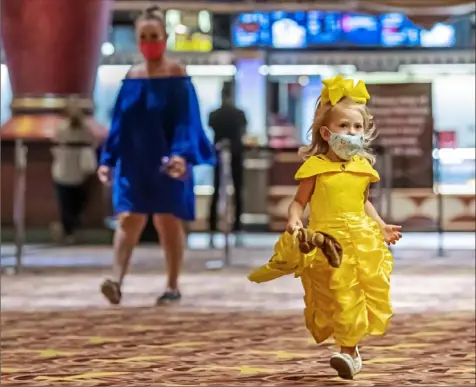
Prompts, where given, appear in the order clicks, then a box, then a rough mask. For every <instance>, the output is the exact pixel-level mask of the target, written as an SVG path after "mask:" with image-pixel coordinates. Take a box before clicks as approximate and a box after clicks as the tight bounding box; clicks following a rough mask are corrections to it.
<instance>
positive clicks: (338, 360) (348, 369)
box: [330, 348, 362, 380]
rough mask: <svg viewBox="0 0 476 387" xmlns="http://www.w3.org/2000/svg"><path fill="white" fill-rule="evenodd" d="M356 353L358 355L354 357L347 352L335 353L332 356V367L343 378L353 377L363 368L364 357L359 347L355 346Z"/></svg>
mask: <svg viewBox="0 0 476 387" xmlns="http://www.w3.org/2000/svg"><path fill="white" fill-rule="evenodd" d="M355 353H356V355H357V357H355V358H354V359H352V356H350V355H348V354H346V353H334V354H333V355H332V356H331V361H330V364H331V367H332V368H334V369H335V370H336V371H337V373H338V374H339V376H340V377H341V378H342V379H348V380H350V379H353V378H354V376H355V375H357V374H358V373H359V372H360V370H361V369H362V358H361V357H360V353H359V349H358V348H355Z"/></svg>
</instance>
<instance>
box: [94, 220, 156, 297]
mask: <svg viewBox="0 0 476 387" xmlns="http://www.w3.org/2000/svg"><path fill="white" fill-rule="evenodd" d="M146 221H147V217H146V215H143V214H134V213H123V214H120V215H119V218H118V225H117V227H116V231H115V233H114V262H113V266H112V279H111V280H106V281H105V282H104V283H103V285H102V288H101V290H102V292H103V294H104V295H105V296H106V298H107V299H108V300H109V301H110V302H111V303H112V304H119V302H120V301H121V291H120V290H121V286H122V281H123V279H124V276H125V275H126V273H127V270H128V268H129V262H130V259H131V255H132V250H133V249H134V247H135V245H136V244H137V242H138V240H139V238H140V235H141V233H142V230H143V229H144V226H145V223H146Z"/></svg>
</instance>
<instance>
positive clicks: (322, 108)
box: [298, 97, 375, 165]
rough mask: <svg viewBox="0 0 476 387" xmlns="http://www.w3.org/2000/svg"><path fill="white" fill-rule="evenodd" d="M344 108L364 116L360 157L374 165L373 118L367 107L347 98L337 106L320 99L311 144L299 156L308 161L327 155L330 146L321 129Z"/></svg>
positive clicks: (312, 127)
mask: <svg viewBox="0 0 476 387" xmlns="http://www.w3.org/2000/svg"><path fill="white" fill-rule="evenodd" d="M342 107H350V108H353V109H356V110H358V111H359V112H360V114H362V117H363V119H364V147H363V149H362V150H361V151H360V152H359V153H358V155H359V156H362V157H364V158H365V159H367V160H368V161H369V163H370V164H372V165H373V164H374V163H375V156H374V155H373V154H372V152H371V151H370V149H369V146H370V144H371V142H372V141H373V140H374V139H375V126H374V122H373V116H372V115H371V114H370V111H369V109H368V108H367V105H364V104H361V103H356V102H354V101H353V100H352V99H351V98H347V97H344V98H342V99H341V100H340V101H339V102H337V103H336V104H335V105H332V104H331V103H330V102H325V103H323V102H322V101H321V100H320V99H319V100H318V101H317V106H316V110H315V112H314V119H313V122H312V125H311V127H310V128H309V133H308V135H309V136H310V137H311V144H309V145H303V146H302V147H300V148H299V151H298V155H299V156H301V157H302V158H303V159H308V158H309V157H311V156H315V155H319V154H325V153H327V151H328V150H329V144H328V143H327V141H326V140H324V139H323V138H322V135H321V128H322V127H323V126H327V125H328V124H329V121H330V120H331V119H332V112H333V111H334V110H335V109H339V108H342Z"/></svg>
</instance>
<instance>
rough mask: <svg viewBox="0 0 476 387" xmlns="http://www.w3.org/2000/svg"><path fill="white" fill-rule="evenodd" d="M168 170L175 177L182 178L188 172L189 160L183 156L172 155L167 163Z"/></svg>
mask: <svg viewBox="0 0 476 387" xmlns="http://www.w3.org/2000/svg"><path fill="white" fill-rule="evenodd" d="M167 172H168V174H169V176H170V177H173V178H174V179H181V178H183V177H184V176H185V174H186V173H187V162H186V161H185V159H184V158H183V157H180V156H172V157H171V158H170V160H169V162H168V164H167Z"/></svg>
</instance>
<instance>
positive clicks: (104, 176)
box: [97, 165, 111, 185]
mask: <svg viewBox="0 0 476 387" xmlns="http://www.w3.org/2000/svg"><path fill="white" fill-rule="evenodd" d="M97 174H98V178H99V181H100V182H101V183H103V184H105V185H109V184H110V183H111V168H109V167H108V166H106V165H101V166H100V167H99V168H98V171H97Z"/></svg>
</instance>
